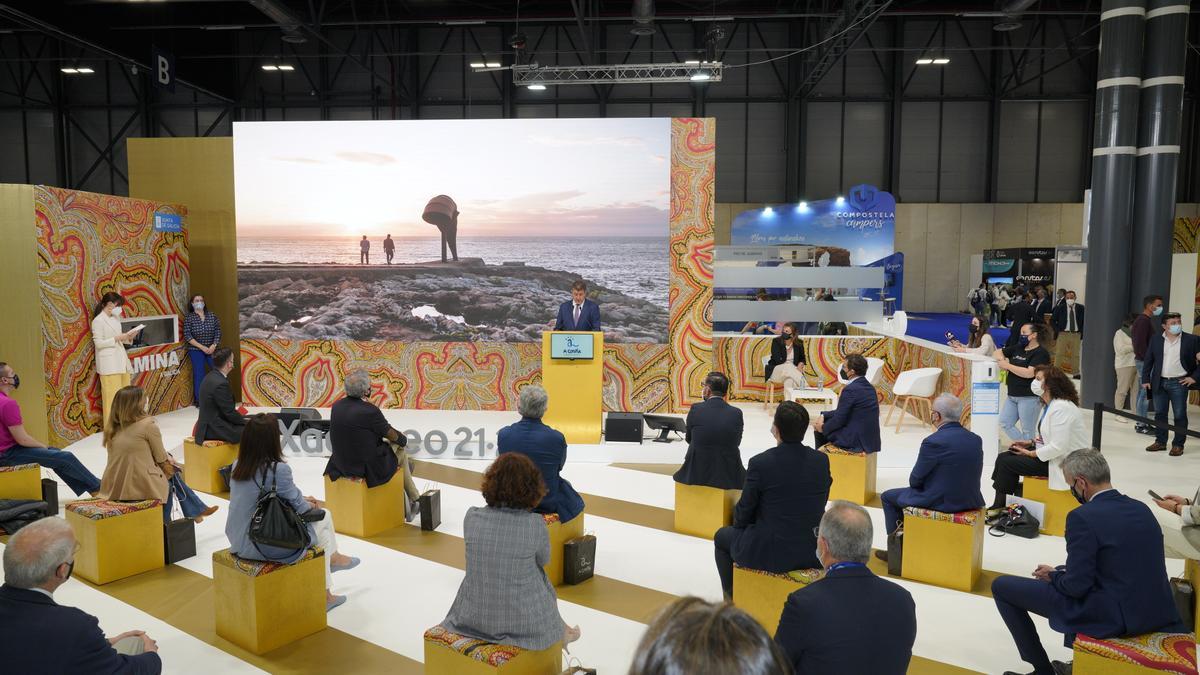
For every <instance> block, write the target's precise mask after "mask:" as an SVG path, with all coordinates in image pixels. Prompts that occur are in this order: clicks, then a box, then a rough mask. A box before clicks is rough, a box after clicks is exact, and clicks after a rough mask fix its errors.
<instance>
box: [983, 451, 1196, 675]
mask: <svg viewBox="0 0 1200 675" xmlns="http://www.w3.org/2000/svg"><path fill="white" fill-rule="evenodd" d="M1062 473H1063V478H1065V479H1066V481H1067V484H1068V485H1069V486H1070V489H1071V494H1072V495H1073V496H1074V497H1075V499H1076V500H1077V501H1079V503H1080V504H1081V506H1079V507H1078V508H1076V509H1075V510H1073V511H1071V512H1070V513H1069V514H1067V531H1066V539H1067V562H1066V564H1065V565H1059V566H1058V567H1051V566H1050V565H1038V566H1037V569H1035V570H1034V571H1033V574H1032V575H1031V576H1032V577H1033V578H1032V579H1024V578H1021V577H1012V576H1004V577H1000V578H998V579H996V580H995V581H994V582H992V598H993V599H994V600H995V601H996V609H997V610H999V612H1000V617H1001V618H1002V619H1004V623H1005V624H1006V625H1007V626H1008V630H1009V632H1010V633H1012V636H1013V640H1014V641H1015V642H1016V643H1017V651H1018V652H1019V653H1020V654H1021V660H1023V661H1025V662H1026V663H1029V664H1031V665H1033V668H1034V669H1033V672H1034V673H1035V674H1036V675H1062V674H1063V673H1069V672H1070V665H1069V664H1066V663H1062V662H1060V661H1054V662H1051V661H1050V657H1049V656H1047V654H1046V650H1045V648H1044V647H1042V643H1041V640H1040V639H1039V638H1038V633H1037V628H1036V627H1035V626H1034V623H1033V619H1032V617H1031V616H1030V614H1037V615H1039V616H1044V617H1046V618H1047V619H1049V620H1050V627H1051V628H1053V629H1054V630H1056V631H1058V632H1060V633H1064V634H1065V635H1066V640H1065V644H1066V646H1067V647H1070V646H1071V644H1072V643H1073V642H1074V639H1075V635H1076V634H1077V633H1082V634H1084V635H1087V636H1090V637H1094V638H1112V637H1128V636H1132V635H1142V634H1143V633H1153V632H1158V631H1163V632H1183V630H1184V626H1183V623H1182V622H1181V621H1180V620H1179V613H1178V612H1177V611H1176V609H1175V602H1174V600H1173V597H1172V594H1171V586H1170V583H1169V582H1168V581H1167V572H1166V564H1165V560H1164V557H1163V538H1162V532H1161V531H1159V529H1158V527H1157V523H1156V522H1155V520H1154V515H1153V514H1152V513H1150V508H1149V507H1148V506H1146V505H1145V504H1143V503H1142V502H1140V501H1138V500H1136V499H1131V498H1129V497H1127V496H1125V495H1123V494H1121V493H1120V492H1117V491H1116V490H1115V489H1114V488H1113V486H1112V482H1111V476H1110V473H1109V469H1108V462H1107V461H1106V460H1105V459H1104V455H1102V454H1100V451H1099V450H1096V449H1095V448H1085V449H1082V450H1076V451H1074V452H1072V453H1071V454H1069V455H1067V456H1066V458H1065V459H1063V462H1062Z"/></svg>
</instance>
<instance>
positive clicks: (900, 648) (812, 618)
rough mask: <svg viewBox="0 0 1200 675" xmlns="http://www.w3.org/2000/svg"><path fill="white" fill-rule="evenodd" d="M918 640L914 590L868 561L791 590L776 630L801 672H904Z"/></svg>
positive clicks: (871, 674) (849, 674) (848, 674)
mask: <svg viewBox="0 0 1200 675" xmlns="http://www.w3.org/2000/svg"><path fill="white" fill-rule="evenodd" d="M916 639H917V612H916V605H915V604H914V603H913V599H912V595H910V594H909V592H908V591H906V590H904V589H903V588H901V587H900V586H899V585H898V584H895V583H892V582H891V581H888V580H886V579H880V578H879V577H877V576H875V575H874V574H873V573H872V572H871V570H869V569H867V568H866V567H865V566H863V567H858V566H855V567H846V568H840V569H833V570H830V572H829V573H828V574H827V575H826V576H825V578H824V579H821V580H820V581H817V582H815V583H812V584H809V585H808V586H805V587H804V588H801V589H800V590H798V591H796V592H795V593H792V594H791V595H789V596H788V599H787V602H786V603H784V606H783V614H782V616H781V617H780V620H779V628H778V629H776V631H775V642H776V643H778V644H779V646H780V647H782V648H783V651H784V653H786V654H787V656H788V659H789V660H790V661H791V662H792V666H793V667H794V668H795V669H796V675H904V673H905V672H907V670H908V662H909V659H911V658H912V647H913V642H914V641H916Z"/></svg>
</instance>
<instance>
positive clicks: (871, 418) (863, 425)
mask: <svg viewBox="0 0 1200 675" xmlns="http://www.w3.org/2000/svg"><path fill="white" fill-rule="evenodd" d="M821 415H822V416H824V417H825V426H824V428H823V429H822V431H821V434H822V435H824V436H825V440H826V441H827V442H829V443H833V444H834V445H836V446H838V447H839V448H843V449H845V450H857V451H862V452H868V453H869V452H879V450H880V449H881V443H880V440H879V399H878V398H876V394H875V387H873V386H871V383H870V382H867V378H865V377H857V378H855V379H854V380H853V381H852V382H850V384H848V385H846V386H845V388H843V389H842V394H841V395H840V396H838V404H837V408H834V410H833V412H824V413H821Z"/></svg>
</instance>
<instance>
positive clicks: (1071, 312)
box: [1067, 307, 1075, 333]
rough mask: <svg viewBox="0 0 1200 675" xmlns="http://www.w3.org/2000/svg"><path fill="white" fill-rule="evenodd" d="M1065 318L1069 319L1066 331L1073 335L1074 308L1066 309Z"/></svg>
mask: <svg viewBox="0 0 1200 675" xmlns="http://www.w3.org/2000/svg"><path fill="white" fill-rule="evenodd" d="M1067 318H1068V319H1069V321H1067V331H1068V332H1070V333H1074V332H1075V308H1074V307H1068V308H1067Z"/></svg>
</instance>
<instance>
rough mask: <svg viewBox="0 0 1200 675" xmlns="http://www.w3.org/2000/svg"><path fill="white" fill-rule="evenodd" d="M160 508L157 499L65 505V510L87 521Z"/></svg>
mask: <svg viewBox="0 0 1200 675" xmlns="http://www.w3.org/2000/svg"><path fill="white" fill-rule="evenodd" d="M160 506H162V502H160V501H158V500H157V499H146V500H143V501H140V502H111V501H108V500H107V499H84V500H80V501H77V502H71V503H70V504H67V510H68V511H71V512H72V513H76V514H79V515H81V516H83V517H84V518H87V519H89V520H104V519H105V518H114V517H116V516H124V515H126V514H129V513H136V512H138V511H145V510H146V509H153V508H157V507H160Z"/></svg>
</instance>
